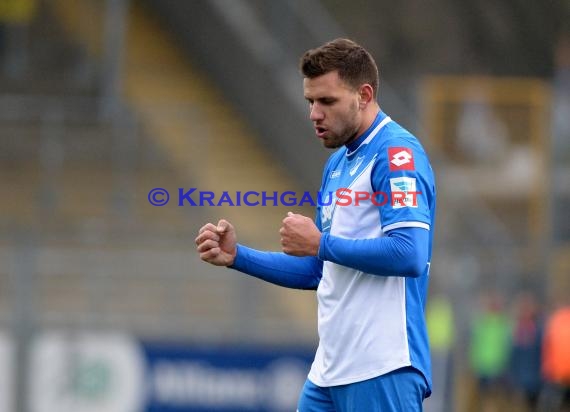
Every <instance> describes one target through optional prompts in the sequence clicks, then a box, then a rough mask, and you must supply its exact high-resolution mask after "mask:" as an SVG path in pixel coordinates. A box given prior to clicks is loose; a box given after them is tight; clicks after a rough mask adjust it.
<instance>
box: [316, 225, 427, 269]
mask: <svg viewBox="0 0 570 412" xmlns="http://www.w3.org/2000/svg"><path fill="white" fill-rule="evenodd" d="M429 236H430V233H429V231H428V230H427V229H424V228H418V227H404V228H399V229H393V230H390V231H389V232H388V233H387V234H386V236H384V237H379V238H373V239H347V238H341V237H338V236H332V235H330V234H329V233H323V236H322V237H321V244H320V247H319V254H318V257H319V258H320V259H322V260H327V261H330V262H334V263H337V264H339V265H343V266H348V267H351V268H354V269H357V270H360V271H362V272H365V273H371V274H374V275H380V276H407V277H418V276H421V275H422V274H424V273H426V271H427V270H428V269H429V267H428V258H429Z"/></svg>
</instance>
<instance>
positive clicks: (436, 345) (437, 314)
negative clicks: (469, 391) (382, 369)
mask: <svg viewBox="0 0 570 412" xmlns="http://www.w3.org/2000/svg"><path fill="white" fill-rule="evenodd" d="M426 322H427V328H428V334H429V342H430V349H431V354H432V376H433V387H434V394H433V395H432V396H431V397H430V398H429V399H428V400H427V401H426V405H425V411H426V412H452V411H453V410H454V407H453V406H454V405H453V401H454V399H453V368H454V363H453V349H454V343H455V317H454V315H453V306H452V304H451V302H450V301H449V298H447V297H446V296H445V295H443V294H438V295H436V296H432V297H430V301H429V303H428V305H427V309H426Z"/></svg>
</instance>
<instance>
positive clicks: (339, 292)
mask: <svg viewBox="0 0 570 412" xmlns="http://www.w3.org/2000/svg"><path fill="white" fill-rule="evenodd" d="M300 69H301V72H302V74H303V76H304V79H303V90H304V95H305V98H306V100H307V101H308V104H309V113H310V115H309V118H310V120H311V121H312V123H313V126H314V129H315V133H316V135H317V137H318V138H319V139H320V140H321V141H322V143H323V145H324V146H325V147H327V148H330V149H336V151H335V152H334V153H333V154H332V155H331V157H330V158H329V160H328V162H327V164H326V166H325V169H324V173H323V179H322V186H321V192H322V193H329V192H330V193H331V194H332V196H334V199H333V202H330V204H327V205H324V203H329V202H322V203H323V204H319V206H318V207H317V211H316V212H317V213H316V219H315V221H313V220H312V219H311V218H309V217H306V216H302V215H299V214H293V213H291V212H289V213H288V215H287V216H286V217H285V218H284V219H283V224H282V227H281V229H280V232H279V233H280V235H281V245H282V250H283V251H282V252H264V251H258V250H254V249H251V248H248V247H246V246H244V245H242V244H238V243H237V240H236V231H235V229H234V227H233V226H232V224H231V223H230V222H228V221H226V220H223V219H222V220H220V221H219V222H218V223H217V224H215V225H214V224H213V223H208V224H206V225H204V226H203V227H202V228H201V229H200V231H199V234H198V236H197V237H196V245H197V250H198V252H199V254H200V258H201V259H202V260H204V261H206V262H209V263H211V264H214V265H220V266H227V267H230V268H233V269H236V270H238V271H241V272H244V273H247V274H249V275H252V276H255V277H258V278H260V279H263V280H265V281H268V282H271V283H274V284H277V285H281V286H285V287H289V288H297V289H316V291H317V299H318V332H319V346H318V349H317V352H316V355H315V359H314V362H313V364H312V367H311V370H310V372H309V375H308V378H307V381H306V383H305V385H304V387H303V390H302V393H301V395H300V399H299V403H298V411H299V412H328V411H330V412H350V411H358V412H372V411H374V412H378V411H381V412H392V411H398V412H415V411H421V410H422V401H423V399H424V398H426V397H427V396H429V394H430V393H431V375H430V373H431V372H430V357H429V347H428V337H427V332H426V324H425V319H424V308H425V303H426V297H427V287H428V279H429V268H430V258H431V248H432V247H431V245H432V238H433V229H434V227H433V225H434V213H435V197H436V193H435V184H434V176H433V172H432V169H431V166H430V163H429V160H428V157H427V155H426V153H425V151H424V149H423V148H422V146H421V144H420V143H419V142H418V140H417V139H416V138H415V137H414V136H413V135H412V134H410V133H409V132H408V131H406V130H405V129H404V128H402V127H401V126H400V125H399V124H397V123H396V122H395V121H393V120H391V119H390V117H388V116H387V115H386V114H385V113H384V112H383V111H382V110H381V109H380V106H379V104H378V102H377V95H378V87H379V77H378V68H377V66H376V63H375V62H374V59H373V58H372V56H371V55H370V54H369V53H368V52H367V51H366V50H365V49H364V48H363V47H361V46H360V45H358V44H356V43H354V42H353V41H351V40H348V39H336V40H334V41H331V42H328V43H326V44H324V45H322V46H320V47H318V48H316V49H312V50H309V51H307V52H306V53H305V54H304V55H303V56H302V58H301V62H300ZM364 194H368V196H365V195H364ZM351 196H352V197H351ZM341 200H342V201H341Z"/></svg>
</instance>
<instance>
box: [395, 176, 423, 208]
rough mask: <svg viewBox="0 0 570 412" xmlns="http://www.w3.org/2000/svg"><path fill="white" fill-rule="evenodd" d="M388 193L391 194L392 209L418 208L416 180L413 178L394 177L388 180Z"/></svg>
mask: <svg viewBox="0 0 570 412" xmlns="http://www.w3.org/2000/svg"><path fill="white" fill-rule="evenodd" d="M390 191H391V192H392V207H393V208H394V209H401V208H403V207H418V195H419V194H421V193H419V192H418V191H417V190H416V179H415V178H414V177H395V178H392V179H390Z"/></svg>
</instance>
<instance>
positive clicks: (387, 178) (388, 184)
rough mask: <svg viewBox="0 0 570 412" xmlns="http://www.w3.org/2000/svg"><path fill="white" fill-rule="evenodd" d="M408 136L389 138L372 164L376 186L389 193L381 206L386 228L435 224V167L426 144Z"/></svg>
mask: <svg viewBox="0 0 570 412" xmlns="http://www.w3.org/2000/svg"><path fill="white" fill-rule="evenodd" d="M404 137H405V136H403V137H401V138H400V139H399V140H395V141H388V142H387V143H386V144H387V147H386V149H385V150H382V151H381V152H380V153H379V157H378V160H377V161H376V162H375V164H374V166H373V168H372V176H371V180H372V188H373V190H374V191H379V192H381V193H387V194H388V198H387V201H386V204H385V205H383V206H382V207H380V208H379V211H380V217H381V221H382V227H383V229H384V230H390V229H394V228H396V227H399V226H405V224H404V225H403V224H402V223H405V222H407V223H409V222H414V223H415V224H414V225H415V226H418V227H422V226H423V227H425V228H426V229H427V228H429V227H430V226H431V224H432V217H433V212H434V210H433V205H434V201H435V179H434V176H433V170H432V168H431V166H430V164H429V160H428V158H427V155H426V153H425V151H424V150H423V148H422V147H421V146H419V145H417V144H416V143H412V142H411V141H408V140H407V139H405V138H404ZM392 142H393V146H391V145H390V143H392ZM414 225H412V226H414Z"/></svg>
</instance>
